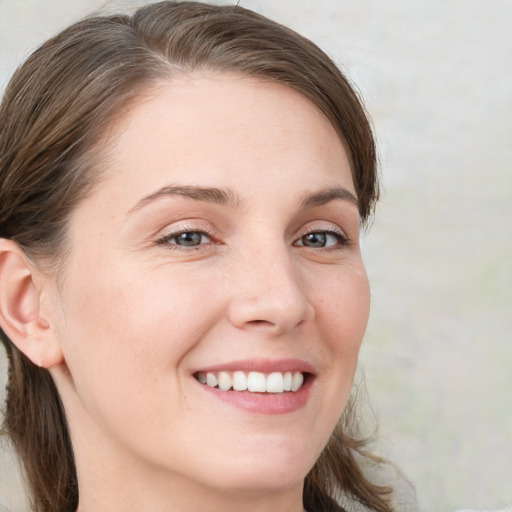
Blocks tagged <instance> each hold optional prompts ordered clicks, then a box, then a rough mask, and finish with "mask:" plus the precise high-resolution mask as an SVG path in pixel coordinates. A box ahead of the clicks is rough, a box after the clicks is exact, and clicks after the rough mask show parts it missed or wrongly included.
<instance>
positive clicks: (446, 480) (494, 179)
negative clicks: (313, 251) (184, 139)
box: [0, 0, 512, 512]
mask: <svg viewBox="0 0 512 512" xmlns="http://www.w3.org/2000/svg"><path fill="white" fill-rule="evenodd" d="M103 3H104V2H100V1H92V0H91V1H89V2H84V1H78V0H0V86H1V85H3V84H5V81H6V80H7V78H8V76H9V75H10V73H11V72H12V70H13V68H14V66H15V65H17V64H18V63H19V62H20V61H21V59H23V58H24V57H25V56H26V55H27V52H28V51H29V50H30V49H32V48H34V46H35V45H36V44H38V43H39V42H40V41H42V40H43V39H44V38H46V37H48V36H50V35H51V34H52V33H53V32H54V31H55V30H57V29H58V28H60V27H62V26H64V25H65V24H67V23H69V22H71V21H72V20H75V19H76V18H78V17H80V16H82V15H84V14H86V13H88V12H90V11H91V10H94V9H96V8H98V7H100V6H101V5H102V4H103ZM136 3H137V2H133V1H129V0H127V1H126V2H124V3H121V2H117V5H118V6H122V8H123V9H126V8H127V7H128V6H130V5H136ZM142 3H145V2H143V1H142V2H138V4H142ZM112 5H115V4H113V3H109V9H112ZM241 5H243V6H246V7H252V8H255V9H256V10H259V11H260V12H263V13H264V14H267V15H269V16H271V17H273V18H274V19H277V20H279V21H282V22H284V23H285V24H288V25H291V26H292V27H293V28H296V29H297V30H299V31H300V32H302V33H304V34H305V35H307V36H309V37H311V38H312V39H313V40H314V41H316V42H317V43H318V44H319V45H320V46H321V47H323V48H324V49H325V50H327V52H328V53H329V54H330V55H331V56H332V57H334V59H335V60H336V61H337V62H339V63H340V64H341V65H342V66H343V67H344V68H345V69H346V70H347V71H348V73H349V75H350V76H351V77H352V79H353V80H354V81H355V82H356V83H357V84H358V86H359V88H360V89H361V91H362V94H363V96H364V97H365V98H366V101H367V105H368V108H369V110H370V112H371V114H372V116H373V119H374V122H375V125H376V129H377V134H378V138H379V144H380V151H381V160H382V174H383V183H384V190H383V198H382V203H381V206H380V208H379V210H378V213H377V218H376V222H375V224H374V226H373V229H372V230H371V232H370V234H369V236H368V237H367V238H366V239H365V242H364V244H365V246H364V249H365V253H366V260H367V265H368V271H369V274H370V279H371V284H372V289H373V311H372V317H371V320H370V326H369V329H368V334H367V337H366V342H365V343H366V344H365V345H364V348H363V350H362V355H361V365H362V367H364V369H365V373H366V378H367V383H368V388H369V392H370V396H371V398H372V403H373V406H374V408H375V410H376V411H377V412H378V415H379V418H380V432H381V442H380V444H379V445H378V448H379V449H380V450H381V451H382V452H383V453H384V454H385V455H386V456H388V457H389V458H390V459H391V460H393V461H394V462H396V463H397V464H398V465H399V466H400V467H401V468H402V469H403V470H404V472H405V473H406V474H407V475H408V476H409V478H410V479H411V480H412V481H413V482H414V484H415V485H416V487H417V492H418V498H419V501H420V506H421V509H422V510H424V511H441V510H454V509H456V508H474V509H486V510H490V509H492V508H496V509H497V508H500V507H505V506H507V505H511V504H512V398H511V395H512V393H511V392H512V336H511V334H510V333H511V332H512V263H511V262H512V220H511V219H512V169H511V165H512V2H511V1H509V0H488V1H485V0H429V1H427V0H416V1H415V2H407V1H405V0H387V1H378V0H373V1H370V0H316V1H315V2H313V1H311V0H279V1H277V0H274V1H272V0H260V1H257V0H246V1H244V0H242V2H241ZM0 371H1V372H2V379H3V378H4V371H5V361H2V365H1V366H0ZM12 467H13V466H12V462H10V458H9V456H8V455H4V456H3V458H2V459H0V510H2V505H3V506H5V507H7V508H8V509H10V510H12V512H18V511H21V510H22V509H23V508H22V505H20V504H19V503H20V500H19V485H18V484H16V483H13V482H15V477H14V476H13V472H12V469H11V468H12Z"/></svg>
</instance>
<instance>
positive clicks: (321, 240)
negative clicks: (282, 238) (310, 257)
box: [302, 233, 327, 247]
mask: <svg viewBox="0 0 512 512" xmlns="http://www.w3.org/2000/svg"><path fill="white" fill-rule="evenodd" d="M326 242H327V240H326V235H325V233H309V234H308V235H306V236H304V238H303V241H302V243H303V244H304V245H308V246H309V247H324V246H325V244H326Z"/></svg>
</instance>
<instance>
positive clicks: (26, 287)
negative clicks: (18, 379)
mask: <svg viewBox="0 0 512 512" xmlns="http://www.w3.org/2000/svg"><path fill="white" fill-rule="evenodd" d="M37 272H38V271H37V269H36V268H35V267H34V266H33V265H32V264H31V263H30V261H29V259H28V258H27V256H26V255H25V253H24V251H23V250H22V249H21V248H20V247H19V246H18V245H17V244H16V243H15V242H13V241H12V240H6V239H0V327H1V328H2V329H3V331H4V332H5V334H6V335H7V336H8V337H9V339H10V340H11V341H12V342H13V343H14V344H15V345H16V346H17V347H18V349H19V350H20V351H21V352H23V353H24V354H25V355H26V356H27V357H28V358H29V359H30V360H31V361H32V362H33V363H34V364H36V365H37V366H42V367H45V368H50V367H52V366H55V365H57V364H59V363H61V362H62V359H63V358H62V352H61V349H60V345H59V343H58V340H57V339H56V337H55V333H54V331H53V329H52V327H51V323H50V322H49V320H48V319H47V318H45V317H44V316H42V311H41V290H40V289H38V287H37V286H36V281H37V280H36V274H37Z"/></svg>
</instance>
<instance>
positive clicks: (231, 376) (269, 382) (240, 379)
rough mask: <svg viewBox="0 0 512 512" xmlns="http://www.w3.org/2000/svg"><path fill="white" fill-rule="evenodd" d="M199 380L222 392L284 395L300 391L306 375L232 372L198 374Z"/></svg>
mask: <svg viewBox="0 0 512 512" xmlns="http://www.w3.org/2000/svg"><path fill="white" fill-rule="evenodd" d="M196 378H197V380H198V381H199V382H200V383H201V384H206V385H207V386H209V387H211V388H218V389H220V390H222V391H229V390H230V389H231V388H233V390H234V391H250V392H252V393H284V392H287V391H292V392H295V391H298V390H299V389H300V388H301V387H302V384H303V383H304V375H303V374H302V373H301V372H293V373H292V372H285V373H282V372H273V373H270V374H264V373H261V372H249V374H248V375H247V374H246V373H245V372H243V371H235V372H233V373H230V372H218V373H213V372H208V373H206V374H205V373H204V372H198V373H197V374H196Z"/></svg>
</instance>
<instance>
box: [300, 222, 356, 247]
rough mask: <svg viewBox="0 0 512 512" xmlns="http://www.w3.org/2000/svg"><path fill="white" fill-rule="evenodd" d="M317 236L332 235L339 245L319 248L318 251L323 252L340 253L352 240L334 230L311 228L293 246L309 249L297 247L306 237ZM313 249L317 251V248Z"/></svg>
mask: <svg viewBox="0 0 512 512" xmlns="http://www.w3.org/2000/svg"><path fill="white" fill-rule="evenodd" d="M316 234H319V235H330V236H333V237H334V238H335V239H336V241H337V244H335V245H332V246H326V247H319V248H317V249H318V250H323V251H339V250H341V249H343V248H344V247H346V246H347V245H349V244H350V240H349V239H348V238H347V237H346V235H345V234H344V233H342V232H341V231H337V230H334V229H318V228H311V229H309V230H307V231H306V233H304V234H303V235H301V236H300V237H299V238H298V239H297V240H296V241H295V242H294V244H293V245H295V246H297V247H307V246H305V245H304V244H302V245H297V244H298V242H299V241H302V240H303V238H304V237H306V236H308V235H316ZM313 249H315V248H313Z"/></svg>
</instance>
